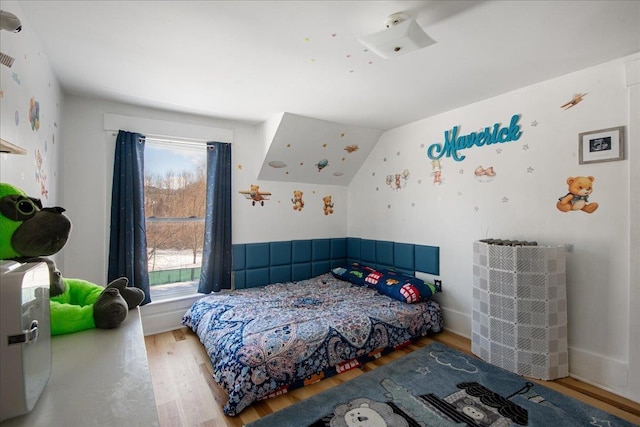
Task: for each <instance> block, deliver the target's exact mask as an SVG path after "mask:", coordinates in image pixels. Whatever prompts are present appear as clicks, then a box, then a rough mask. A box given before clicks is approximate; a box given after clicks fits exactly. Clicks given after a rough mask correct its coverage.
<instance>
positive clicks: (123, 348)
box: [2, 308, 159, 427]
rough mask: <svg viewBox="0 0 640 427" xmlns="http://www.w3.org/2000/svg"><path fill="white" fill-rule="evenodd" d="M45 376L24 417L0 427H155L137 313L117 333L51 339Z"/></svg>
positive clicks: (92, 332)
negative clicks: (46, 376) (38, 396)
mask: <svg viewBox="0 0 640 427" xmlns="http://www.w3.org/2000/svg"><path fill="white" fill-rule="evenodd" d="M51 351H52V359H53V361H52V368H51V377H50V378H49V382H48V383H47V385H46V387H45V388H44V391H43V393H42V395H41V396H40V399H39V400H38V403H37V404H36V406H35V407H34V409H33V411H31V412H30V413H29V414H26V415H23V416H20V417H16V418H11V419H8V420H5V421H4V422H3V423H2V427H13V426H29V427H90V426H96V427H98V426H99V427H107V426H113V427H133V426H135V427H153V426H159V422H158V414H157V412H156V402H155V398H154V395H153V387H152V384H151V376H150V373H149V364H148V362H147V351H146V348H145V344H144V334H143V332H142V322H141V321H140V310H139V309H138V308H135V309H133V310H130V311H129V314H128V316H127V319H126V320H125V322H124V323H123V324H122V325H120V327H119V328H117V329H109V330H104V329H92V330H88V331H82V332H77V333H74V334H68V335H61V336H57V337H53V338H52V339H51Z"/></svg>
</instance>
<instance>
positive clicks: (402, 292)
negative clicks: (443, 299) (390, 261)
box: [365, 270, 442, 304]
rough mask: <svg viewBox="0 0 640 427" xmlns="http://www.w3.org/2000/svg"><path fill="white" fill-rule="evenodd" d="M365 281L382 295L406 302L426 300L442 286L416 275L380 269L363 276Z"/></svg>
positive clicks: (439, 290)
mask: <svg viewBox="0 0 640 427" xmlns="http://www.w3.org/2000/svg"><path fill="white" fill-rule="evenodd" d="M365 282H366V283H367V285H369V286H370V287H372V288H374V289H376V290H377V291H378V292H380V293H381V294H383V295H386V296H388V297H391V298H393V299H396V300H398V301H402V302H406V303H409V304H411V303H414V302H420V301H426V300H428V299H429V298H431V296H433V295H434V294H436V293H438V292H442V288H441V286H440V284H439V283H438V282H436V284H431V283H428V282H425V281H424V280H420V279H418V278H417V277H414V276H409V275H407V274H404V273H400V272H397V271H389V270H380V271H375V272H373V273H370V274H369V275H368V276H366V277H365Z"/></svg>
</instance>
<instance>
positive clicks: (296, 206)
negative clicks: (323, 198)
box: [291, 190, 304, 211]
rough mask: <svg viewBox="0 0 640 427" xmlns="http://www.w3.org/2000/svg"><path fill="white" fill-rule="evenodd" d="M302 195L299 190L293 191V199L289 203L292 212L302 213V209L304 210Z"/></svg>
mask: <svg viewBox="0 0 640 427" xmlns="http://www.w3.org/2000/svg"><path fill="white" fill-rule="evenodd" d="M303 194H304V193H303V192H302V191H300V190H294V191H293V198H292V199H291V203H293V210H294V211H302V208H304V200H302V195H303Z"/></svg>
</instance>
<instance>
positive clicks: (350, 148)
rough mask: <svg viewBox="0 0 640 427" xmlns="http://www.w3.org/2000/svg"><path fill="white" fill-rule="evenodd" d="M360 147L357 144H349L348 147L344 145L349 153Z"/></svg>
mask: <svg viewBox="0 0 640 427" xmlns="http://www.w3.org/2000/svg"><path fill="white" fill-rule="evenodd" d="M359 149H360V147H358V146H357V145H347V146H346V147H344V151H346V152H347V153H349V154H351V153H354V152H356V151H358V150H359Z"/></svg>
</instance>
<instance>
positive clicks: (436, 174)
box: [431, 160, 442, 185]
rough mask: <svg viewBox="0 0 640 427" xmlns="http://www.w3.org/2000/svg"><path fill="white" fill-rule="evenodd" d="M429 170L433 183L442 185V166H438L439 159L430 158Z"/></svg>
mask: <svg viewBox="0 0 640 427" xmlns="http://www.w3.org/2000/svg"><path fill="white" fill-rule="evenodd" d="M431 170H432V172H431V175H432V176H433V185H442V167H441V166H440V160H431Z"/></svg>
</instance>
